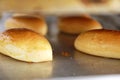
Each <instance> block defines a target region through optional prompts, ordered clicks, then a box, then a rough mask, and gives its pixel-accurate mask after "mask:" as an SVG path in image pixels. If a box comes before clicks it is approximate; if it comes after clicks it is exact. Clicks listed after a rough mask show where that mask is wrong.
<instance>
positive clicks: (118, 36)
mask: <svg viewBox="0 0 120 80" xmlns="http://www.w3.org/2000/svg"><path fill="white" fill-rule="evenodd" d="M74 46H75V48H76V49H77V50H79V51H82V52H85V53H87V54H91V55H96V56H102V57H109V58H117V59H120V31H113V30H91V31H88V32H85V33H82V34H80V35H79V36H78V37H77V39H76V40H75V43H74Z"/></svg>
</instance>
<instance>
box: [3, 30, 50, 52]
mask: <svg viewBox="0 0 120 80" xmlns="http://www.w3.org/2000/svg"><path fill="white" fill-rule="evenodd" d="M2 35H3V37H4V36H7V37H8V38H6V39H8V40H9V41H8V42H10V43H11V42H12V43H11V44H15V45H16V46H19V47H22V48H23V49H25V48H26V47H28V48H29V49H31V50H32V49H33V47H34V46H37V47H38V49H40V47H41V49H43V50H44V49H47V48H50V45H49V43H48V41H47V39H45V38H44V36H42V35H40V34H38V33H36V32H33V31H31V30H28V29H24V28H21V29H9V30H6V31H5V32H3V33H2ZM1 39H2V38H1ZM41 44H44V45H43V46H42V45H41ZM23 45H24V46H23ZM37 47H36V49H37ZM28 48H26V49H28Z"/></svg>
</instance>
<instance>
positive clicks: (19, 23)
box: [5, 16, 47, 35]
mask: <svg viewBox="0 0 120 80" xmlns="http://www.w3.org/2000/svg"><path fill="white" fill-rule="evenodd" d="M5 26H6V29H11V28H27V29H30V30H33V31H35V32H37V33H40V34H42V35H45V34H46V33H47V24H46V22H45V21H44V19H43V18H42V17H41V18H37V17H33V16H13V17H11V18H9V19H8V20H6V22H5Z"/></svg>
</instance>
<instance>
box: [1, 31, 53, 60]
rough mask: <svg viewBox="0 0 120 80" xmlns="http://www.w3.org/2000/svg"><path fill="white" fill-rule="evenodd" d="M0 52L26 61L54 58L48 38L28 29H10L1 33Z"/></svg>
mask: <svg viewBox="0 0 120 80" xmlns="http://www.w3.org/2000/svg"><path fill="white" fill-rule="evenodd" d="M0 52H1V53H2V54H5V55H7V56H10V57H12V58H14V59H18V60H21V61H26V62H43V61H51V60H52V48H51V45H50V43H49V42H48V40H47V39H46V38H45V37H44V36H42V35H40V34H38V33H35V32H33V31H31V30H28V29H9V30H7V31H5V32H3V33H1V34H0Z"/></svg>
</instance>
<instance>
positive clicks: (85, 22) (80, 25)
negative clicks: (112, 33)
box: [58, 15, 102, 34]
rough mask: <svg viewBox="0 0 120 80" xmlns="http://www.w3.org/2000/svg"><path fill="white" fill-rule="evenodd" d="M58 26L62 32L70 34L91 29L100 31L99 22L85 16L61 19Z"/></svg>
mask: <svg viewBox="0 0 120 80" xmlns="http://www.w3.org/2000/svg"><path fill="white" fill-rule="evenodd" d="M58 25H59V29H60V30H61V31H62V32H65V33H70V34H79V33H81V32H85V31H88V30H92V29H102V26H101V24H100V23H99V22H97V21H96V20H94V19H92V18H90V17H89V16H86V15H84V16H71V17H70V16H69V17H61V18H59V23H58Z"/></svg>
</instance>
